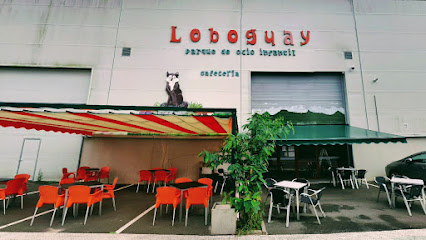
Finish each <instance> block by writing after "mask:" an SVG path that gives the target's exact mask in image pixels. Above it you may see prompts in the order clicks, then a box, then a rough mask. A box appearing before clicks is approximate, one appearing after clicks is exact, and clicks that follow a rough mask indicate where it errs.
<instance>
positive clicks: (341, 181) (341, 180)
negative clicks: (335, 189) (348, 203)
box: [339, 175, 345, 189]
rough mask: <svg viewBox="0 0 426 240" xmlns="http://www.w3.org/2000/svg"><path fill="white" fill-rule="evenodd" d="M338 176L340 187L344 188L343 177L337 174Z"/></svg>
mask: <svg viewBox="0 0 426 240" xmlns="http://www.w3.org/2000/svg"><path fill="white" fill-rule="evenodd" d="M339 178H340V183H341V184H342V189H345V184H343V179H342V177H341V176H340V175H339Z"/></svg>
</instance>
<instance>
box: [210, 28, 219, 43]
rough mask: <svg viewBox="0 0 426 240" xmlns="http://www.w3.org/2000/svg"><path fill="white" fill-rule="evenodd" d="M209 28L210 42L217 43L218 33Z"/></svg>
mask: <svg viewBox="0 0 426 240" xmlns="http://www.w3.org/2000/svg"><path fill="white" fill-rule="evenodd" d="M209 30H210V42H212V43H217V41H219V33H218V32H216V31H214V30H213V28H209ZM215 36H216V38H215Z"/></svg>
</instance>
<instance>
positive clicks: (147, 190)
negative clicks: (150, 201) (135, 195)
mask: <svg viewBox="0 0 426 240" xmlns="http://www.w3.org/2000/svg"><path fill="white" fill-rule="evenodd" d="M147 185H148V186H147V187H146V193H148V192H149V182H148V184H147Z"/></svg>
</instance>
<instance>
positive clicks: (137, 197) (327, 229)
mask: <svg viewBox="0 0 426 240" xmlns="http://www.w3.org/2000/svg"><path fill="white" fill-rule="evenodd" d="M42 184H43V183H42ZM39 185H40V183H30V184H29V192H30V194H28V195H26V196H25V197H24V209H21V208H20V201H19V199H16V201H15V202H13V201H11V203H10V206H9V207H8V208H7V209H6V215H3V216H2V214H0V231H1V232H5V233H6V232H9V233H10V234H11V235H10V236H15V235H14V234H16V236H22V234H24V235H25V234H29V233H31V232H34V233H46V234H48V233H63V234H65V233H73V234H74V233H75V234H77V235H75V236H80V235H78V234H80V233H101V234H107V235H108V234H112V235H119V234H123V235H126V236H134V235H132V234H148V235H141V236H154V237H155V236H157V237H158V238H161V239H162V238H164V237H166V236H170V235H181V236H188V235H192V236H194V237H195V236H205V237H207V236H208V235H209V225H208V226H205V225H204V209H203V207H201V206H194V207H193V208H191V210H190V212H189V220H188V227H185V225H184V212H185V211H183V221H182V222H180V221H179V209H178V210H177V211H176V222H175V226H174V227H172V226H171V221H172V212H173V211H172V208H171V207H169V209H168V210H169V211H168V213H166V211H165V208H163V214H162V215H160V214H159V213H158V214H157V219H156V222H155V226H152V220H153V214H154V213H153V210H152V208H153V207H152V206H153V205H154V202H155V194H153V193H146V192H145V188H143V187H142V188H141V189H140V191H139V193H136V192H135V190H136V186H134V185H132V186H117V189H118V190H117V191H116V204H117V211H114V210H113V207H112V203H111V200H110V199H106V200H104V202H103V208H102V216H99V215H98V210H97V206H96V207H95V208H94V212H93V215H92V216H89V218H88V220H87V224H86V225H83V221H84V213H85V206H84V205H82V204H81V205H80V206H79V214H78V216H77V217H73V216H72V211H69V212H68V214H67V217H66V221H65V225H64V226H61V216H62V210H60V211H58V212H57V213H56V217H55V220H54V222H53V225H52V227H49V222H50V217H51V214H52V212H47V213H46V214H44V215H41V216H39V217H36V219H35V221H34V225H33V226H32V227H30V226H29V224H30V219H31V216H32V215H33V212H34V208H35V205H36V203H37V201H38V198H39V196H38V194H37V193H36V192H35V193H33V194H31V192H32V191H35V190H37V188H38V186H39ZM322 186H323V185H315V184H314V185H313V186H312V188H320V187H322ZM325 186H326V187H327V188H326V190H324V195H323V198H322V199H321V203H322V206H323V209H324V211H325V213H326V216H327V217H326V218H322V217H321V223H322V224H321V225H319V224H318V222H317V220H316V217H315V215H314V214H313V213H311V211H310V210H309V209H308V211H307V213H303V211H301V214H300V220H296V217H295V214H292V215H291V216H290V226H289V228H286V227H285V211H281V214H278V213H277V211H276V209H274V210H273V217H272V221H271V223H266V222H267V216H266V215H265V216H264V221H265V226H266V231H267V233H268V234H269V235H276V236H277V237H278V236H281V235H282V234H286V236H293V237H296V236H299V235H300V236H302V235H303V236H306V235H305V234H313V235H308V236H311V237H314V236H315V238H317V237H316V236H321V235H315V234H336V233H349V232H364V233H365V234H367V233H368V232H371V231H373V232H375V231H387V230H402V229H417V230H416V231H420V233H421V234H420V236H423V235H422V234H423V233H424V230H425V229H426V215H425V214H424V213H423V210H422V209H421V206H420V204H419V203H415V204H414V205H413V206H412V213H413V216H412V217H410V216H409V215H408V213H407V210H406V208H405V205H404V203H403V201H402V199H398V201H397V206H396V208H395V209H391V208H389V205H388V203H387V200H386V197H385V195H384V193H382V194H381V197H380V200H379V201H378V202H376V197H377V193H378V189H377V188H375V187H372V186H370V189H366V187H365V185H364V186H361V188H360V189H356V190H353V189H345V190H342V189H341V188H338V187H333V186H331V185H328V184H327V185H325ZM220 200H221V196H220V195H219V194H215V196H214V201H220ZM265 207H266V208H267V207H268V206H265ZM51 208H52V207H51V206H49V205H47V206H44V207H42V208H40V209H39V211H38V213H43V212H45V211H49V210H51ZM1 210H3V209H1ZM265 212H267V211H265ZM209 224H210V219H209ZM12 232H15V233H12ZM117 233H119V234H117ZM383 233H384V232H383ZM150 234H154V235H150ZM0 235H1V234H0ZM107 235H102V236H107ZM425 235H426V234H425ZM26 236H30V235H26ZM34 236H43V235H34ZM46 236H50V235H46ZM58 236H62V235H58ZM71 236H74V235H71ZM89 236H90V235H89ZM108 236H109V235H108ZM324 236H325V235H324ZM333 236H340V235H333ZM342 236H345V235H342ZM222 237H224V236H222ZM258 237H260V236H258ZM25 238H26V237H25ZM47 238H48V237H47ZM168 238H170V237H168ZM0 239H2V238H0ZM10 239H13V238H10ZM16 239H21V238H18V237H17V238H16ZM130 239H133V237H132V238H130ZM135 239H136V237H135ZM154 239H155V238H154ZM292 239H305V238H297V237H296V238H292ZM318 239H323V238H319V237H318ZM414 239H423V238H414Z"/></svg>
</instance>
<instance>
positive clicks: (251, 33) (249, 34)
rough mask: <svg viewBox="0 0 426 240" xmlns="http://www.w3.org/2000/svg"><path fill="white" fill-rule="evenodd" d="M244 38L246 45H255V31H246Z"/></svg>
mask: <svg viewBox="0 0 426 240" xmlns="http://www.w3.org/2000/svg"><path fill="white" fill-rule="evenodd" d="M246 38H247V45H249V44H251V45H254V44H256V29H251V30H248V31H247V33H246ZM249 39H251V40H250V41H249Z"/></svg>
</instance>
